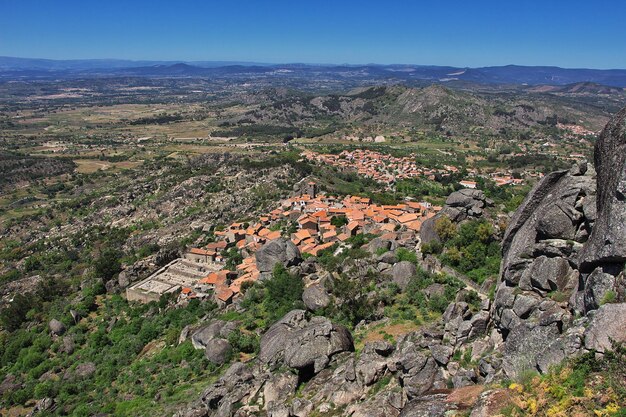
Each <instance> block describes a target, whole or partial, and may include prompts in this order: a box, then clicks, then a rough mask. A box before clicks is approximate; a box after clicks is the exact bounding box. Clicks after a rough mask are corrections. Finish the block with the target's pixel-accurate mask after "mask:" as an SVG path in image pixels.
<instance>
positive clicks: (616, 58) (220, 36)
mask: <svg viewBox="0 0 626 417" xmlns="http://www.w3.org/2000/svg"><path fill="white" fill-rule="evenodd" d="M625 19H626V1H620V0H609V1H603V0H595V1H579V0H569V1H561V0H552V1H551V0H542V1H538V0H525V1H522V0H518V1H510V0H509V1H507V0H500V1H491V0H489V1H481V0H465V1H457V0H448V1H441V0H431V1H410V0H406V1H398V0H388V1H369V0H361V1H352V0H350V1H341V0H334V1H327V0H291V1H283V0H276V1H269V0H268V1H264V0H249V1H231V0H223V1H212V0H207V1H184V0H179V1H171V2H169V1H160V0H134V1H133V0H126V1H119V0H81V1H78V0H76V1H69V0H0V55H4V56H18V57H37V58H52V59H84V58H121V59H137V60H143V59H150V60H187V61H192V60H235V61H256V62H276V63H286V62H306V63H352V64H358V63H381V64H388V63H410V64H432V65H454V66H472V67H476V66H487V65H506V64H521V65H558V66H562V67H587V68H626V24H625V21H626V20H625Z"/></svg>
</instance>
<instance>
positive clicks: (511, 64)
mask: <svg viewBox="0 0 626 417" xmlns="http://www.w3.org/2000/svg"><path fill="white" fill-rule="evenodd" d="M0 58H10V59H24V60H45V61H56V62H63V61H66V62H67V61H126V62H135V63H139V62H166V63H172V64H190V63H202V62H214V63H233V64H238V65H242V64H244V65H267V66H269V65H311V66H416V67H451V68H458V69H479V68H491V67H531V68H532V67H535V68H536V67H545V68H559V69H565V70H598V71H612V70H626V68H598V67H562V66H559V65H550V64H539V65H530V64H513V63H509V64H497V65H480V66H468V65H443V64H416V63H400V62H396V63H387V64H382V63H377V62H368V63H348V62H343V63H328V62H327V63H321V62H298V61H292V62H289V61H284V62H264V61H250V60H245V59H242V60H234V59H193V60H188V59H138V58H42V57H23V56H11V55H0Z"/></svg>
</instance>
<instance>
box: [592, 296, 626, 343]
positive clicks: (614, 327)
mask: <svg viewBox="0 0 626 417" xmlns="http://www.w3.org/2000/svg"><path fill="white" fill-rule="evenodd" d="M584 337H585V347H586V348H587V349H589V350H595V351H598V352H605V351H607V350H611V348H612V345H613V342H617V343H626V303H621V304H605V305H603V306H602V307H600V309H598V311H597V312H595V314H594V316H593V318H592V319H591V322H590V323H589V326H588V327H587V329H586V330H585V335H584Z"/></svg>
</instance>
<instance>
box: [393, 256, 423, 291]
mask: <svg viewBox="0 0 626 417" xmlns="http://www.w3.org/2000/svg"><path fill="white" fill-rule="evenodd" d="M415 275H417V267H416V266H415V264H414V263H412V262H409V261H402V262H398V263H397V264H395V265H394V266H393V268H392V269H391V277H392V279H393V282H394V283H395V284H396V285H398V287H400V289H402V290H405V289H406V287H407V286H408V285H409V281H411V278H413V277H414V276H415Z"/></svg>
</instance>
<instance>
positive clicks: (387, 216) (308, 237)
mask: <svg viewBox="0 0 626 417" xmlns="http://www.w3.org/2000/svg"><path fill="white" fill-rule="evenodd" d="M440 210H441V207H439V206H433V205H432V204H430V203H428V202H415V201H406V202H404V203H401V204H396V205H378V204H374V203H372V202H371V201H370V199H369V198H363V197H357V196H346V197H344V198H338V197H335V196H331V195H327V194H325V193H319V192H318V190H317V184H316V183H315V182H308V183H307V184H306V186H305V189H304V191H303V192H302V193H300V194H299V195H297V196H294V197H291V198H288V199H285V200H283V201H281V202H280V206H279V207H278V208H276V209H274V210H272V211H270V212H269V213H267V214H266V215H264V216H260V217H259V218H258V221H257V222H255V223H242V222H237V223H232V224H231V225H229V226H228V227H227V228H226V229H225V230H222V231H215V232H214V233H215V238H216V241H215V242H211V243H209V244H207V245H205V246H203V247H200V248H191V249H189V250H188V252H187V253H185V255H184V257H183V258H179V259H176V260H174V261H172V262H171V263H170V264H168V265H166V266H164V267H163V268H161V269H159V270H158V271H157V272H155V273H154V274H152V275H151V276H149V277H148V278H146V279H144V280H143V281H141V282H138V283H136V284H135V285H133V286H131V287H129V288H128V289H127V298H128V300H130V301H140V302H150V301H156V300H158V299H159V298H160V297H161V295H163V294H168V293H175V292H177V291H179V290H180V297H181V298H183V299H190V298H207V297H210V296H211V294H213V296H214V298H215V301H216V302H217V303H218V304H219V305H225V304H229V303H231V302H232V301H233V299H235V298H237V297H238V296H239V295H240V293H241V288H242V286H245V285H251V283H253V282H254V281H256V280H258V279H259V278H262V274H264V273H265V274H267V273H270V272H271V271H261V270H259V268H258V267H257V262H256V257H255V254H256V252H257V251H258V250H259V249H260V248H261V247H262V246H263V244H264V243H266V242H269V241H272V240H275V239H278V238H280V237H286V238H289V239H290V240H291V242H292V243H293V244H294V245H295V246H296V247H297V248H298V249H299V251H300V253H302V254H305V255H304V256H317V255H318V254H320V252H322V251H324V250H329V249H331V248H335V247H341V245H342V244H344V243H346V242H347V241H348V240H349V239H350V238H351V237H353V236H356V235H357V234H361V233H367V234H372V235H379V236H380V237H381V238H383V239H387V240H391V241H395V242H396V243H397V244H398V245H399V246H405V247H410V248H411V249H415V248H416V247H417V246H418V245H419V241H420V238H419V232H420V228H421V225H422V222H423V221H424V220H426V219H429V218H431V217H433V216H435V214H436V213H437V212H439V211H440ZM285 226H287V227H285ZM335 245H337V246H335ZM231 250H236V251H237V253H239V254H240V255H241V259H242V261H241V262H240V263H238V264H237V265H236V267H235V268H234V270H229V269H227V268H226V259H225V253H227V251H231Z"/></svg>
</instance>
